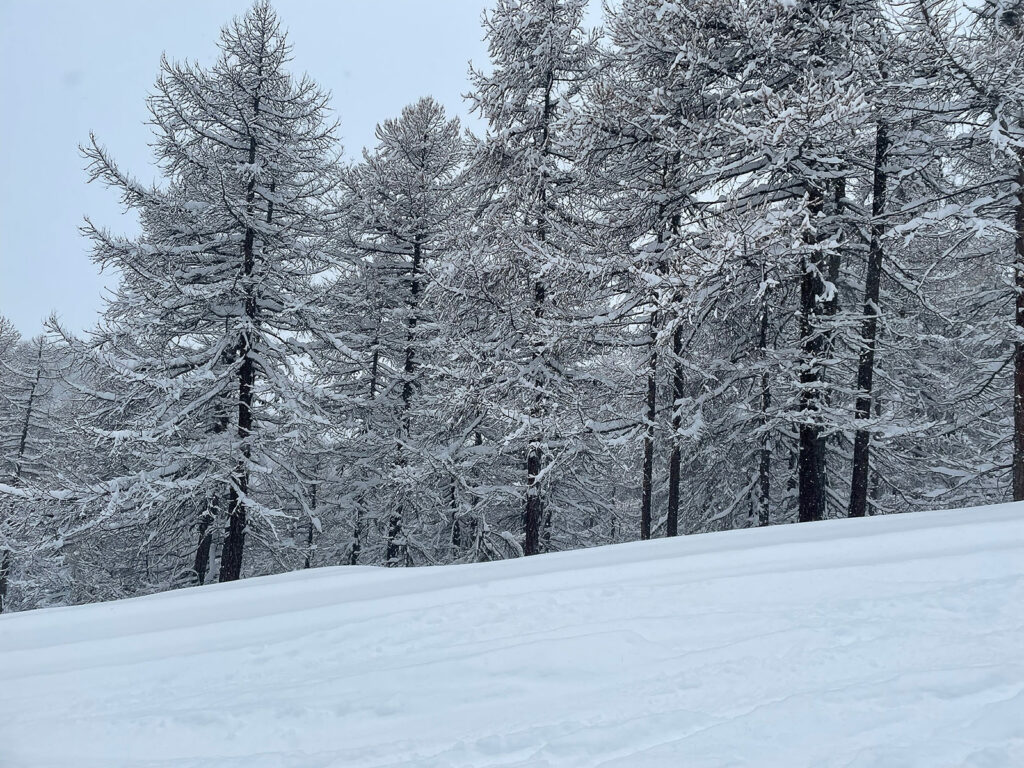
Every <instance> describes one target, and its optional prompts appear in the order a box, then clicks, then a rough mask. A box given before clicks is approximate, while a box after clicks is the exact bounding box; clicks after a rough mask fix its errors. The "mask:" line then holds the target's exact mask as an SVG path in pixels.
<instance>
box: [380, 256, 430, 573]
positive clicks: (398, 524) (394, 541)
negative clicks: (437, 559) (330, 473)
mask: <svg viewBox="0 0 1024 768" xmlns="http://www.w3.org/2000/svg"><path fill="white" fill-rule="evenodd" d="M422 259H423V246H422V244H421V240H420V238H419V237H418V236H417V237H416V238H415V240H414V241H413V246H412V271H411V275H410V278H409V299H408V302H407V306H408V309H409V316H408V317H407V318H406V325H405V364H404V366H403V368H402V371H403V374H402V421H401V426H400V434H399V437H398V443H397V445H396V446H395V451H396V453H397V456H398V459H397V462H396V464H397V465H398V466H399V467H404V466H405V464H406V458H405V451H406V448H405V442H406V441H407V440H408V439H409V436H410V434H411V431H412V396H413V391H414V390H415V388H416V386H415V380H414V377H415V371H416V323H417V317H416V310H417V308H418V306H419V295H420V265H421V263H422ZM404 492H405V491H404V489H403V490H402V493H403V494H404ZM404 521H405V502H404V497H403V498H402V499H400V500H399V502H398V505H397V506H396V507H395V511H394V512H393V513H392V515H391V517H390V518H389V519H388V534H387V554H386V556H385V560H386V561H387V564H388V565H404V564H405V563H406V562H407V560H408V546H407V545H406V544H405V541H404V537H403V526H404Z"/></svg>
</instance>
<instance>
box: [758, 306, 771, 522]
mask: <svg viewBox="0 0 1024 768" xmlns="http://www.w3.org/2000/svg"><path fill="white" fill-rule="evenodd" d="M757 346H758V348H759V349H760V351H761V364H762V365H764V366H765V368H764V370H763V371H762V372H761V397H760V401H761V402H760V410H761V449H760V451H759V454H760V455H759V459H760V460H759V462H758V470H757V493H756V497H755V498H756V505H757V524H758V525H768V524H769V523H771V498H772V495H771V490H772V449H771V444H770V436H769V434H768V409H769V408H770V407H771V404H772V390H771V377H770V375H769V373H768V360H767V349H768V294H767V291H766V292H765V295H764V297H763V299H762V304H761V328H760V334H759V335H758V343H757Z"/></svg>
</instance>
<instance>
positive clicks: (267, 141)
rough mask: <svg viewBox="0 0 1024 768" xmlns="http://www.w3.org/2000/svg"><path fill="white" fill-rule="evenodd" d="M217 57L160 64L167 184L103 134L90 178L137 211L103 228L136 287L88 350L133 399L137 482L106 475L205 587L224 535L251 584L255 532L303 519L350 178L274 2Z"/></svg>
mask: <svg viewBox="0 0 1024 768" xmlns="http://www.w3.org/2000/svg"><path fill="white" fill-rule="evenodd" d="M219 47H220V55H219V58H218V60H217V62H216V63H215V64H214V65H213V66H212V67H210V68H208V69H204V68H202V67H200V66H199V65H197V64H191V63H184V64H172V63H171V62H169V61H167V60H166V59H165V60H164V61H163V62H162V72H161V75H160V78H159V80H158V81H157V84H156V91H155V94H154V95H153V96H152V97H151V98H150V101H149V109H150V113H151V115H152V125H153V129H154V133H155V147H156V159H157V162H158V164H159V167H160V170H161V172H162V174H163V177H164V184H163V185H162V186H152V187H150V186H144V185H142V184H140V183H138V182H137V181H135V180H134V179H133V178H131V177H130V176H129V175H128V174H126V173H124V172H123V171H122V170H121V169H120V168H119V167H118V166H117V165H116V164H115V163H114V161H113V160H112V159H111V158H110V156H109V155H108V153H107V152H106V150H105V149H103V148H102V147H101V146H100V144H99V143H98V142H97V141H96V140H95V139H93V140H92V142H91V143H90V144H89V145H88V146H87V147H86V148H85V149H84V152H85V155H86V157H87V158H88V160H89V164H90V172H91V177H92V178H93V179H94V180H99V181H102V182H104V183H106V184H108V185H110V186H113V187H115V188H117V189H118V190H119V191H120V193H121V198H122V201H123V202H124V204H125V205H126V206H127V207H129V208H132V209H134V210H136V211H138V212H139V215H140V219H141V222H142V229H143V233H142V235H141V236H140V237H139V238H137V239H134V240H129V239H126V238H122V237H117V236H114V235H111V234H110V233H108V232H106V231H104V230H102V229H99V228H97V227H94V226H93V225H92V224H88V225H87V227H86V231H87V234H88V235H89V236H90V237H91V238H92V239H93V242H94V258H95V260H96V262H97V263H98V264H100V265H101V266H102V267H104V268H113V269H115V270H117V272H118V273H119V274H120V275H121V282H120V285H119V287H118V288H117V290H116V291H115V293H114V295H113V297H112V299H111V300H110V302H109V305H108V307H107V309H106V311H105V313H104V317H103V322H102V323H101V325H100V326H99V328H98V329H97V330H96V331H95V332H94V333H93V334H92V335H91V338H90V339H89V341H88V343H87V346H88V350H89V353H90V355H91V356H92V358H93V359H94V360H95V361H96V362H97V363H98V364H101V365H102V366H103V367H104V369H105V370H106V371H107V372H108V375H109V376H110V377H111V379H112V380H113V382H115V384H116V387H117V397H115V398H113V399H112V400H108V401H105V402H104V403H103V405H102V407H101V408H100V409H99V410H100V411H104V412H105V418H104V423H105V424H111V423H117V424H118V426H117V428H109V427H99V426H98V427H97V430H98V431H99V432H100V433H102V436H103V437H104V439H105V440H106V441H107V445H108V446H109V447H110V450H111V451H112V452H114V453H117V454H120V455H121V456H123V457H124V461H123V465H124V467H125V468H127V469H128V471H129V474H125V475H120V476H115V477H107V478H102V483H101V487H102V488H103V489H104V493H105V496H106V498H107V500H108V502H109V503H111V504H116V505H117V506H119V507H122V508H123V507H125V506H130V507H131V508H132V509H133V510H135V513H136V514H145V515H149V516H151V517H155V518H161V517H163V518H171V519H173V524H172V527H173V528H175V529H176V530H177V531H178V532H179V533H180V532H182V531H183V530H188V529H190V528H192V527H193V526H195V527H196V528H197V530H198V536H197V540H198V545H197V549H198V556H197V557H195V558H191V557H188V558H185V562H183V563H182V568H183V570H186V571H193V572H195V573H196V574H197V575H198V578H199V579H200V580H201V579H202V577H203V575H204V573H205V564H204V563H203V560H204V557H205V553H206V552H208V551H209V548H210V536H211V533H212V526H213V525H214V523H215V521H216V520H218V519H223V518H224V517H226V521H227V532H226V534H225V536H224V540H223V548H222V552H221V557H220V567H219V578H220V580H221V581H230V580H233V579H237V578H239V577H240V575H241V573H242V565H243V548H244V543H245V538H246V534H247V532H255V533H257V534H258V536H259V540H260V541H262V542H265V543H267V544H268V545H270V544H271V543H272V541H273V538H274V524H273V521H274V520H275V519H277V518H279V517H280V516H282V515H287V514H288V513H289V512H290V511H294V510H296V509H299V510H304V509H306V506H305V501H304V499H305V495H304V494H305V488H304V487H303V483H302V482H301V481H300V478H301V476H302V473H301V472H300V471H299V470H298V469H297V468H296V467H295V457H296V455H297V451H296V446H301V445H303V443H304V442H306V441H307V439H308V437H309V435H310V432H311V431H312V430H315V429H316V425H317V422H318V418H319V413H320V407H319V404H318V394H319V393H318V392H317V391H316V390H315V388H314V387H313V386H312V385H311V384H310V377H309V376H308V354H307V342H308V340H309V339H310V338H311V337H312V336H315V335H316V334H317V333H319V332H321V331H322V330H323V329H322V326H323V323H324V313H323V309H322V307H321V306H318V304H317V302H314V301H313V297H314V295H315V292H314V286H313V283H314V281H315V279H316V276H317V275H319V274H321V273H322V272H324V271H325V270H326V269H327V268H328V267H329V265H330V262H329V260H328V259H327V256H326V252H325V244H326V235H327V222H328V220H329V217H330V213H331V208H330V203H329V195H330V193H331V192H332V189H333V187H334V186H335V183H336V172H335V167H336V162H335V161H336V152H337V146H336V141H335V137H334V126H333V124H332V123H331V122H330V121H329V120H328V117H327V107H326V103H327V96H326V94H325V93H323V92H322V91H321V90H319V88H318V87H317V86H316V84H315V83H314V82H313V81H312V80H310V79H309V78H307V77H302V78H299V79H296V78H294V77H293V76H291V75H290V74H289V73H288V71H287V65H288V62H289V60H290V47H289V45H288V42H287V40H286V38H285V35H284V33H283V32H282V31H281V29H280V25H279V22H278V20H277V17H276V16H275V14H274V12H273V10H272V9H271V7H270V5H269V3H267V2H264V1H263V0H261V1H260V2H257V3H256V4H255V5H254V6H253V7H252V8H251V9H250V10H249V11H248V12H247V13H246V14H245V15H244V16H242V17H240V18H236V19H235V20H234V21H233V22H232V23H230V24H229V25H227V26H226V27H225V28H224V29H223V30H222V32H221V37H220V44H219Z"/></svg>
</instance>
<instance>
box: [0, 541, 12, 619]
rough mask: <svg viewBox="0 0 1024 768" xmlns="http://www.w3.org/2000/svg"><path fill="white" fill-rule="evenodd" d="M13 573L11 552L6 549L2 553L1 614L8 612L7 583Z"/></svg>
mask: <svg viewBox="0 0 1024 768" xmlns="http://www.w3.org/2000/svg"><path fill="white" fill-rule="evenodd" d="M10 573H11V552H10V550H8V549H5V550H4V551H3V552H2V553H0V613H3V612H4V611H5V610H7V583H8V578H9V576H10Z"/></svg>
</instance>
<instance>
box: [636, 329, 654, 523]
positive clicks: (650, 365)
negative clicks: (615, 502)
mask: <svg viewBox="0 0 1024 768" xmlns="http://www.w3.org/2000/svg"><path fill="white" fill-rule="evenodd" d="M655 322H656V320H655V318H654V317H653V316H652V317H651V351H650V355H649V357H648V361H647V426H646V428H645V431H644V466H643V480H642V481H641V483H642V496H641V500H640V538H641V539H643V540H646V539H649V538H651V506H652V503H653V499H654V421H655V419H656V418H657V417H658V410H657V406H658V402H657V400H658V347H657V343H658V333H657V329H656V327H655Z"/></svg>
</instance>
